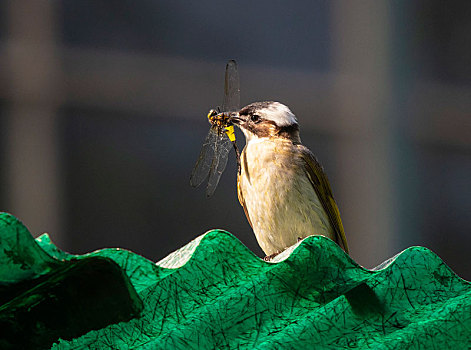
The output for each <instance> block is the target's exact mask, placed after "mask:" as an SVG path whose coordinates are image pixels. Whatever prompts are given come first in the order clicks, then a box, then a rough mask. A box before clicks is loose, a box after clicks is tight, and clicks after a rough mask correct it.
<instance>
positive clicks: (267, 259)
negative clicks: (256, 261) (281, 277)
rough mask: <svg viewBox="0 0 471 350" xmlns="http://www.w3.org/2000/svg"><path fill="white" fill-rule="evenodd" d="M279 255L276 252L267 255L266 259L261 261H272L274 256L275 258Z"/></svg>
mask: <svg viewBox="0 0 471 350" xmlns="http://www.w3.org/2000/svg"><path fill="white" fill-rule="evenodd" d="M280 253H281V252H280V251H278V252H276V253H273V254H270V255H267V256H266V257H264V258H263V260H265V261H270V260H271V259H273V258H274V257H275V256H277V255H278V254H280Z"/></svg>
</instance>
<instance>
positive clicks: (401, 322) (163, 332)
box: [2, 224, 471, 349]
mask: <svg viewBox="0 0 471 350" xmlns="http://www.w3.org/2000/svg"><path fill="white" fill-rule="evenodd" d="M17 225H19V224H17ZM25 232H26V233H27V231H25ZM36 241H37V243H39V248H41V249H39V250H38V251H37V252H36V250H34V251H35V252H36V255H38V256H40V261H46V262H47V263H43V264H42V265H41V266H42V267H41V268H40V267H38V268H36V270H34V271H33V272H31V273H32V274H33V275H34V274H41V273H44V271H46V270H48V269H50V268H51V267H50V265H54V263H55V261H57V260H66V261H67V260H73V259H76V258H77V257H76V256H72V255H68V254H66V253H64V252H61V251H59V250H57V248H56V247H55V246H54V245H53V244H52V243H51V242H50V241H49V238H48V237H47V236H46V235H43V236H41V237H40V238H38V239H37V240H36ZM36 248H38V247H36ZM36 248H35V249H36ZM41 250H42V252H41ZM44 253H47V254H44ZM7 255H8V254H7ZM48 256H50V257H48ZM97 256H98V257H107V258H111V259H113V260H114V261H115V262H116V263H117V264H118V265H119V266H121V267H122V268H123V270H124V271H125V272H126V274H127V275H128V277H129V280H130V281H131V284H132V285H133V286H134V288H135V290H136V292H137V293H138V295H139V297H140V299H141V300H142V302H143V305H144V309H143V310H142V312H141V315H140V317H136V318H133V319H131V320H130V321H128V322H121V323H117V324H111V325H108V326H106V327H104V328H102V329H100V330H96V331H90V332H88V333H86V334H84V335H83V336H81V337H78V338H75V339H73V340H60V341H59V342H57V343H56V344H54V345H53V347H52V348H53V349H206V348H207V349H213V348H214V349H221V348H228V349H229V348H231V349H232V348H242V349H253V348H257V349H273V348H277V349H279V348H287V349H306V348H312V347H313V346H314V345H316V348H323V349H331V348H332V349H335V348H340V349H343V348H347V347H349V348H358V349H365V348H372V349H398V348H407V349H424V348H425V349H433V348H436V349H442V348H450V349H464V348H468V347H470V346H471V343H470V341H469V335H470V334H471V299H470V296H471V284H470V283H469V282H466V281H464V280H462V279H460V278H459V277H457V276H456V275H455V274H454V273H453V272H452V271H451V270H450V269H449V268H448V266H447V265H446V264H444V263H443V261H442V260H441V259H440V258H438V257H437V256H436V255H435V254H434V253H432V252H431V251H430V250H428V249H426V248H421V247H412V248H409V249H407V250H405V251H403V252H402V253H400V254H398V255H397V256H395V257H394V258H392V259H390V260H388V261H387V262H385V263H383V264H382V265H381V266H380V267H378V268H377V269H376V270H373V271H370V270H366V269H364V268H362V267H360V266H358V265H357V264H356V263H355V262H354V261H352V260H351V259H350V258H349V257H348V256H347V255H345V254H344V252H343V251H342V250H341V249H340V248H339V247H338V246H337V245H336V244H335V243H333V242H332V241H330V240H329V239H327V238H323V237H308V238H307V239H305V240H304V241H302V242H300V243H299V244H298V245H297V246H296V247H293V248H292V249H290V250H289V251H287V252H285V253H283V254H282V255H281V256H279V257H278V258H277V262H274V263H268V262H264V261H262V260H261V259H259V258H258V257H256V256H255V255H253V254H252V253H251V252H250V251H249V250H247V248H246V247H245V246H243V245H242V244H241V243H240V241H238V240H237V239H236V238H235V237H234V236H232V235H231V234H229V233H227V232H224V231H220V230H214V231H210V232H208V233H206V234H205V235H203V236H200V237H198V238H197V239H196V240H194V241H192V242H190V243H189V244H188V245H187V246H185V247H183V248H182V249H180V250H179V251H177V252H175V253H173V254H171V255H170V256H168V257H167V258H165V259H164V260H162V261H161V262H159V263H158V264H157V265H156V264H154V263H152V262H150V261H148V260H146V259H144V258H142V257H140V256H138V255H136V254H134V253H131V252H128V251H125V250H119V249H105V250H102V251H98V252H94V253H91V254H88V255H85V256H81V257H80V259H82V260H86V259H89V258H90V257H97ZM2 259H4V257H2ZM6 259H8V257H7V258H6ZM2 261H4V260H2ZM31 264H32V265H35V264H34V263H30V265H31ZM2 271H3V270H2ZM2 276H3V275H2ZM6 276H9V274H8V273H6ZM22 276H25V275H24V274H23V275H22ZM30 277H31V274H30V275H29V276H28V277H27V278H30ZM10 279H11V276H10ZM109 297H110V298H113V297H114V296H113V295H112V294H110V296H109Z"/></svg>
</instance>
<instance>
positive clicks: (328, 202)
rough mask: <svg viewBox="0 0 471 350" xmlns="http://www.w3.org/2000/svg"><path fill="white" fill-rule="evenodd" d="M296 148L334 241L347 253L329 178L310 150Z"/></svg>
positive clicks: (302, 147) (300, 147)
mask: <svg viewBox="0 0 471 350" xmlns="http://www.w3.org/2000/svg"><path fill="white" fill-rule="evenodd" d="M297 147H298V149H299V150H300V151H301V156H302V160H303V162H304V168H305V170H306V174H307V176H308V178H309V180H310V181H311V184H312V187H314V191H315V192H316V194H317V197H319V200H320V202H321V203H322V206H323V207H324V210H325V211H326V213H327V216H328V217H329V221H330V224H331V225H332V227H333V229H334V231H335V240H336V242H337V243H338V244H339V245H340V246H341V247H342V248H343V250H345V252H347V253H348V245H347V239H346V237H345V231H344V229H343V225H342V220H341V219H340V212H339V209H338V207H337V204H336V203H335V200H334V196H333V195H332V190H331V189H330V184H329V180H327V176H326V174H325V173H324V170H323V169H322V166H321V165H320V164H319V162H318V161H317V159H316V158H315V157H314V155H313V154H312V152H311V151H310V150H309V149H308V148H307V147H305V146H303V145H298V146H297Z"/></svg>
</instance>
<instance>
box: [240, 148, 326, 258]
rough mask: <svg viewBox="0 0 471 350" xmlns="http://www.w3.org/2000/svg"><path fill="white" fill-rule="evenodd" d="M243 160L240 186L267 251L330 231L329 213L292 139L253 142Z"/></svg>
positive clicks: (258, 238) (256, 229) (257, 235)
mask: <svg viewBox="0 0 471 350" xmlns="http://www.w3.org/2000/svg"><path fill="white" fill-rule="evenodd" d="M241 163H242V164H241V165H242V168H241V175H240V177H239V186H240V190H241V193H242V195H243V197H244V201H245V205H246V208H247V211H248V214H249V217H250V220H251V222H252V226H253V229H254V233H255V235H256V237H257V240H258V242H259V244H260V246H261V247H262V249H263V250H264V251H265V253H267V254H271V253H274V252H276V251H277V250H283V249H285V248H286V247H288V246H290V245H292V244H294V243H296V241H297V237H306V236H308V235H311V234H325V235H328V232H329V229H328V227H329V223H328V219H327V215H326V214H325V211H324V209H323V208H322V205H321V203H320V201H319V199H318V197H317V195H316V193H315V191H314V189H313V187H312V184H311V183H310V181H309V179H308V177H307V176H306V173H305V170H304V165H303V163H302V160H301V157H300V154H299V153H298V152H297V150H296V148H295V146H294V145H293V144H292V143H291V142H284V141H280V142H276V141H269V140H267V141H260V142H250V143H249V144H248V145H247V146H246V147H245V149H244V151H243V152H242V158H241Z"/></svg>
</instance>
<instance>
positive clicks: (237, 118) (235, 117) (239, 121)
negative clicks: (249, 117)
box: [229, 113, 245, 125]
mask: <svg viewBox="0 0 471 350" xmlns="http://www.w3.org/2000/svg"><path fill="white" fill-rule="evenodd" d="M229 122H230V123H232V124H235V125H240V124H242V123H243V122H245V119H242V118H241V117H240V116H239V113H237V114H234V115H232V116H231V118H230V119H229Z"/></svg>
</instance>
